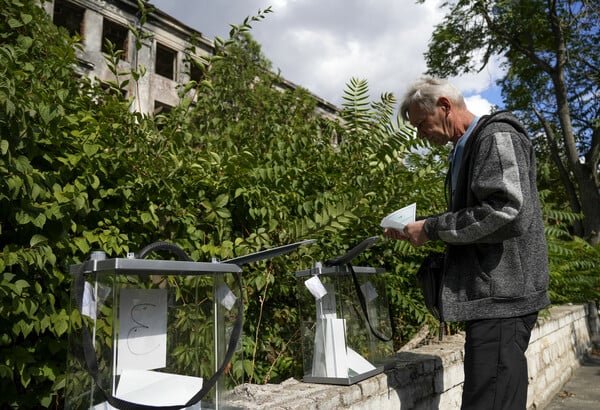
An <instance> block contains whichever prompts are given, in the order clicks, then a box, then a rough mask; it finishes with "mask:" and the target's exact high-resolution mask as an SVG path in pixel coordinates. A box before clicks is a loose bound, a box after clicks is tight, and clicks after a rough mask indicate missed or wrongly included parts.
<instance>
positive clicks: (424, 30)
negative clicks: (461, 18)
mask: <svg viewBox="0 0 600 410" xmlns="http://www.w3.org/2000/svg"><path fill="white" fill-rule="evenodd" d="M152 3H153V4H154V5H156V6H157V7H158V8H160V9H161V10H163V11H164V12H166V13H168V14H170V15H172V16H173V17H175V18H176V19H178V20H180V21H182V22H183V23H185V24H187V25H189V26H190V27H193V28H195V29H196V30H198V31H200V32H202V33H203V34H204V35H206V36H207V37H209V38H212V37H214V36H215V35H219V36H221V37H226V36H227V35H228V32H229V28H230V27H229V24H239V23H241V22H242V21H243V20H244V18H245V17H246V16H252V15H255V14H256V13H257V11H258V10H259V9H260V10H265V9H266V8H267V7H269V5H272V10H273V13H270V14H267V15H266V17H265V19H264V20H262V21H260V22H257V23H254V24H253V30H252V32H251V33H252V35H253V36H254V38H255V39H256V41H257V42H258V43H259V44H261V46H262V50H263V54H264V55H265V56H266V57H267V58H268V59H269V60H271V61H272V63H273V68H274V69H275V70H278V69H280V70H281V74H282V75H283V77H284V78H286V79H287V80H289V81H291V82H293V83H295V84H297V85H299V86H302V87H305V88H307V89H308V90H310V91H311V92H313V93H314V94H316V95H318V96H319V97H321V98H324V99H326V100H328V101H331V102H333V103H335V104H338V105H340V104H341V102H342V95H343V90H344V89H345V88H346V84H347V83H348V82H349V81H350V79H351V78H353V77H356V78H359V79H364V80H367V81H368V83H369V90H370V95H371V99H378V98H379V96H380V95H381V94H382V93H384V92H393V93H394V94H395V95H396V96H397V97H398V98H400V97H401V94H402V93H403V91H404V89H405V87H406V85H407V84H408V83H410V82H411V81H412V80H414V79H415V78H417V77H418V76H420V75H421V74H422V73H423V72H424V71H425V70H426V64H425V59H424V56H423V53H424V52H425V51H426V50H427V43H428V42H429V40H430V38H431V34H432V31H433V27H434V25H435V24H437V23H439V22H441V20H442V18H443V13H442V10H440V9H439V4H440V3H441V0H437V1H426V2H425V3H424V4H416V3H415V2H404V1H402V2H399V1H397V0H376V1H375V0H326V1H323V0H302V1H300V0H270V1H269V0H228V1H222V0H203V1H198V0H177V1H173V0H154V1H152ZM497 74H498V71H497V65H492V66H491V68H490V69H488V70H485V71H484V72H482V73H479V74H477V75H469V76H463V77H461V78H457V79H454V82H455V83H456V84H457V86H458V87H459V88H460V89H461V90H462V91H463V92H464V93H465V94H466V95H467V96H469V95H470V94H480V93H482V92H483V91H484V90H485V89H486V88H488V87H489V86H490V85H491V84H493V82H494V80H495V78H497Z"/></svg>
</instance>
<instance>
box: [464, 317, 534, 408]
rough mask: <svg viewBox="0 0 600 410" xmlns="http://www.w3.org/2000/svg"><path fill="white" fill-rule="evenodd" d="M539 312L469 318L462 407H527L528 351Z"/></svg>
mask: <svg viewBox="0 0 600 410" xmlns="http://www.w3.org/2000/svg"><path fill="white" fill-rule="evenodd" d="M537 316H538V314H537V312H536V313H532V314H529V315H526V316H521V317H513V318H506V319H483V320H472V321H468V322H467V324H466V342H465V363H464V368H465V383H464V386H463V396H462V406H461V409H462V410H525V408H526V406H527V386H528V375H527V359H526V358H525V351H526V350H527V346H528V345H529V338H530V337H531V330H532V329H533V326H534V325H535V322H536V320H537Z"/></svg>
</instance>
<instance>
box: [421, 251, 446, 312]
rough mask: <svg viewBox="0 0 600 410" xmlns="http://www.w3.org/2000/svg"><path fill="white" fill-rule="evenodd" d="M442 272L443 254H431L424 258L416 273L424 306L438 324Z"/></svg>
mask: <svg viewBox="0 0 600 410" xmlns="http://www.w3.org/2000/svg"><path fill="white" fill-rule="evenodd" d="M443 271H444V254H443V253H441V252H432V253H430V254H429V255H427V256H426V257H425V259H424V260H423V263H421V266H420V267H419V270H418V271H417V282H418V283H419V286H420V287H421V291H422V292H423V297H424V298H425V306H427V309H428V310H429V312H431V314H432V315H433V317H435V318H436V319H437V320H439V321H440V322H441V321H442V319H441V309H440V296H441V287H442V276H443Z"/></svg>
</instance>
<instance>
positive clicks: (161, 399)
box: [115, 370, 203, 406]
mask: <svg viewBox="0 0 600 410" xmlns="http://www.w3.org/2000/svg"><path fill="white" fill-rule="evenodd" d="M202 383H203V379H202V378H201V377H192V376H184V375H180V374H172V373H162V372H156V371H152V370H123V372H122V373H121V378H120V380H119V385H118V386H117V392H116V394H115V396H116V397H118V398H120V399H123V400H127V401H129V402H132V403H137V404H145V405H150V406H178V405H184V404H185V403H187V402H188V401H189V400H190V399H191V398H192V397H194V395H195V394H196V393H198V392H199V391H200V389H202Z"/></svg>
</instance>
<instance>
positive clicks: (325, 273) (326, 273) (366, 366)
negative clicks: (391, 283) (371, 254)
mask: <svg viewBox="0 0 600 410" xmlns="http://www.w3.org/2000/svg"><path fill="white" fill-rule="evenodd" d="M376 240H377V238H376V237H372V238H368V239H367V240H365V241H363V242H361V244H359V245H358V246H356V247H355V248H353V249H351V250H350V251H349V252H348V253H347V254H346V255H343V256H341V257H338V258H336V259H333V260H331V261H328V262H325V263H320V262H317V263H315V265H314V266H313V267H312V268H310V269H306V270H302V271H298V272H296V277H297V279H298V293H299V301H300V315H301V331H302V347H303V358H304V359H303V360H304V363H303V364H304V366H303V367H304V376H303V379H302V380H303V381H304V382H309V383H327V384H337V385H351V384H354V383H356V382H358V381H361V380H364V379H366V378H368V377H371V376H374V375H376V374H379V373H381V372H383V370H384V364H385V362H386V359H388V358H389V357H390V356H391V355H392V354H393V345H392V326H391V321H390V315H389V309H388V302H387V296H386V283H385V270H384V269H382V268H374V267H370V266H353V265H352V264H351V261H352V259H353V258H355V257H356V256H357V255H358V253H360V252H362V251H363V250H364V249H366V248H368V247H370V246H371V245H372V244H373V243H375V242H376Z"/></svg>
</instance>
